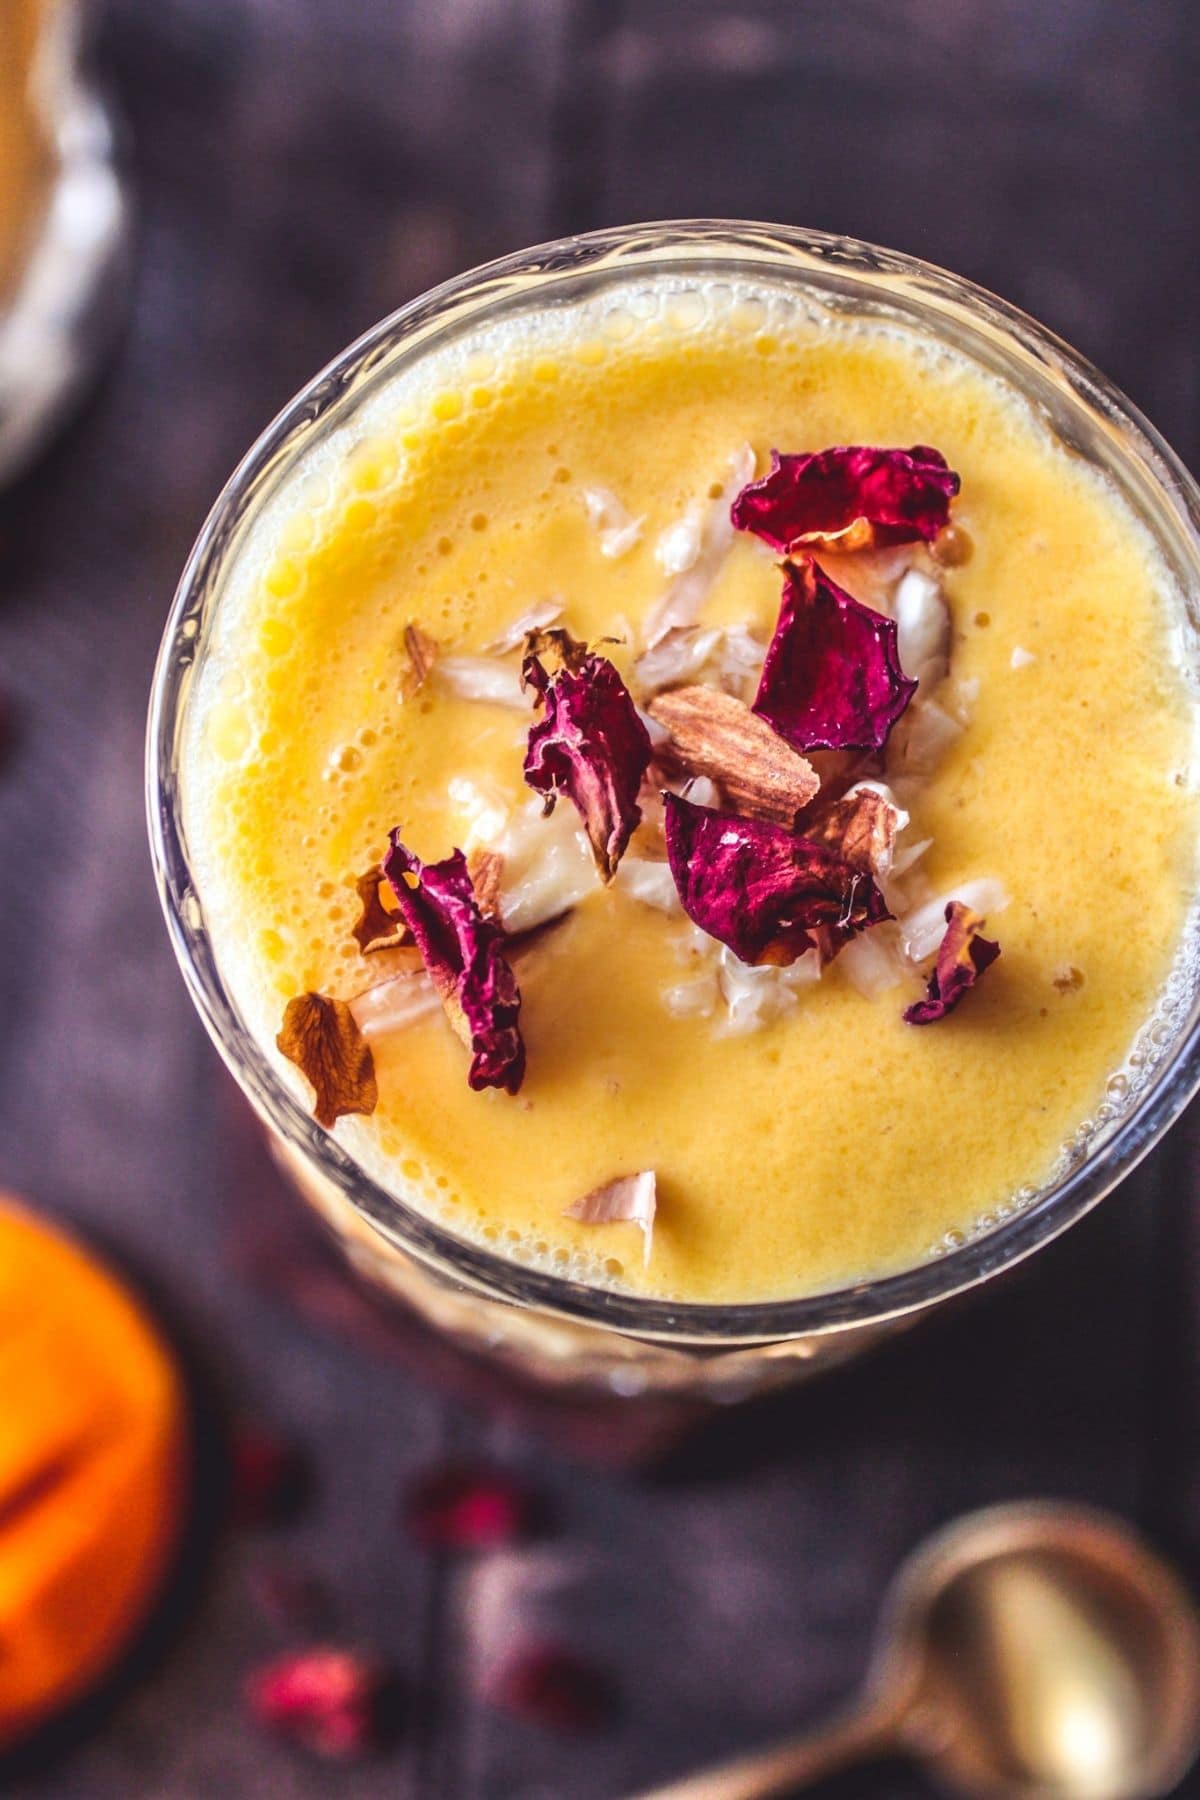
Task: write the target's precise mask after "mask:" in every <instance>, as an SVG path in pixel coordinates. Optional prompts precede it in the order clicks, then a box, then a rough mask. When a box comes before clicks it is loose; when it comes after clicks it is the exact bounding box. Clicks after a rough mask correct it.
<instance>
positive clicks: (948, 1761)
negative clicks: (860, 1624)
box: [642, 1501, 1200, 1800]
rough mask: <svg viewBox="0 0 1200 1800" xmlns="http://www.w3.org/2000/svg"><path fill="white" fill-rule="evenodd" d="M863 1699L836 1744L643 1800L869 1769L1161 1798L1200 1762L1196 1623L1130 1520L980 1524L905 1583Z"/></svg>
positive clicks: (758, 1791) (788, 1750)
mask: <svg viewBox="0 0 1200 1800" xmlns="http://www.w3.org/2000/svg"><path fill="white" fill-rule="evenodd" d="M876 1643H877V1647H876V1651H875V1655H874V1658H873V1661H872V1666H871V1671H870V1675H869V1677H868V1681H867V1685H866V1689H865V1692H864V1694H863V1696H862V1698H861V1700H860V1702H859V1704H858V1705H857V1706H856V1707H855V1708H853V1709H852V1710H851V1711H849V1712H847V1713H846V1714H844V1715H843V1716H842V1717H841V1718H840V1719H836V1720H834V1721H833V1722H832V1723H831V1724H829V1725H828V1726H826V1727H825V1728H824V1729H819V1730H818V1731H816V1732H815V1733H808V1734H806V1735H805V1736H804V1737H803V1738H800V1739H796V1740H793V1741H791V1742H789V1743H784V1744H778V1745H776V1746H774V1747H773V1748H771V1749H768V1750H765V1751H760V1752H758V1753H756V1754H755V1755H752V1756H748V1757H743V1758H741V1759H740V1760H738V1761H737V1762H735V1763H729V1764H727V1765H726V1766H725V1767H724V1768H721V1769H714V1770H709V1771H707V1772H705V1773H703V1774H699V1775H693V1776H689V1777H688V1778H686V1779H685V1780H683V1781H680V1782H676V1783H674V1784H672V1785H669V1786H667V1787H664V1788H657V1789H655V1790H654V1792H653V1793H652V1794H646V1795H643V1796H642V1800H768V1797H769V1796H771V1795H777V1796H778V1795H783V1794H790V1793H794V1792H795V1791H796V1790H797V1789H798V1788H799V1787H802V1786H805V1785H807V1784H808V1783H809V1782H811V1781H813V1780H816V1779H818V1778H819V1777H820V1776H822V1775H826V1774H830V1773H832V1772H833V1771H834V1770H835V1769H840V1768H843V1767H845V1766H846V1765H847V1764H849V1763H852V1762H855V1761H858V1760H860V1759H862V1758H864V1757H871V1756H883V1755H888V1754H895V1753H897V1752H900V1753H903V1754H907V1755H909V1756H911V1757H913V1758H914V1759H916V1760H917V1761H919V1762H921V1763H923V1764H924V1765H925V1766H926V1767H927V1768H928V1769H929V1771H930V1773H931V1774H932V1775H933V1776H934V1777H935V1778H936V1779H937V1781H938V1782H939V1784H940V1786H941V1787H942V1788H943V1789H945V1790H946V1791H947V1792H948V1793H951V1794H960V1795H965V1796H972V1797H978V1800H997V1797H998V1796H1004V1800H1155V1797H1156V1796H1159V1795H1164V1794H1168V1793H1170V1791H1171V1790H1172V1789H1173V1788H1174V1787H1176V1786H1177V1785H1178V1783H1179V1782H1180V1781H1181V1780H1182V1779H1183V1777H1184V1775H1185V1774H1186V1773H1187V1770H1188V1769H1189V1768H1190V1767H1191V1764H1192V1763H1193V1761H1194V1760H1195V1758H1196V1754H1197V1751H1198V1750H1200V1619H1198V1617H1197V1613H1196V1609H1195V1607H1194V1606H1193V1604H1192V1601H1191V1598H1190V1596H1189V1595H1188V1594H1187V1592H1186V1591H1185V1590H1184V1588H1183V1587H1182V1585H1181V1584H1180V1582H1179V1580H1178V1579H1177V1577H1176V1576H1175V1575H1174V1574H1173V1573H1172V1572H1171V1570H1170V1569H1168V1568H1167V1567H1166V1565H1165V1564H1164V1563H1162V1562H1161V1561H1160V1560H1159V1558H1158V1557H1157V1556H1156V1555H1155V1554H1154V1553H1153V1551H1151V1550H1150V1549H1148V1548H1147V1546H1146V1545H1145V1544H1144V1543H1143V1542H1142V1540H1141V1538H1140V1537H1139V1536H1138V1535H1137V1533H1136V1532H1134V1531H1133V1530H1132V1529H1131V1527H1129V1526H1128V1525H1126V1524H1124V1523H1123V1522H1122V1521H1121V1520H1119V1519H1115V1518H1110V1517H1108V1516H1106V1515H1105V1514H1103V1513H1098V1512H1092V1511H1090V1510H1087V1509H1085V1508H1082V1507H1073V1506H1062V1505H1056V1504H1053V1503H1050V1502H1041V1501H1036V1502H1035V1501H1030V1502H1024V1503H1021V1504H1017V1505H1011V1506H997V1507H991V1508H989V1509H987V1510H986V1511H984V1512H978V1513H971V1514H969V1515H968V1516H967V1517H966V1518H964V1519H960V1520H958V1521H957V1522H956V1523H955V1524H953V1525H949V1526H947V1527H946V1528H945V1529H944V1530H942V1531H940V1532H938V1533H937V1534H936V1535H935V1536H934V1537H932V1538H930V1539H928V1540H927V1542H926V1543H924V1544H923V1545H921V1546H920V1548H919V1549H918V1550H916V1551H915V1552H914V1554H913V1555H912V1556H911V1557H910V1558H909V1560H908V1561H907V1562H906V1563H905V1565H904V1567H903V1568H902V1569H901V1571H900V1573H899V1575H898V1576H897V1577H896V1579H895V1581H894V1582H893V1584H892V1586H891V1588H890V1590H889V1593H888V1598H887V1600H886V1602H885V1605H884V1611H883V1616H882V1618H881V1621H880V1628H879V1632H878V1636H877V1640H876Z"/></svg>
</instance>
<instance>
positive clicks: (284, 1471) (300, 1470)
mask: <svg viewBox="0 0 1200 1800" xmlns="http://www.w3.org/2000/svg"><path fill="white" fill-rule="evenodd" d="M229 1486H230V1510H231V1512H232V1515H233V1519H234V1522H235V1524H238V1525H244V1526H250V1527H253V1526H260V1525H279V1524H282V1523H284V1522H285V1521H286V1520H288V1519H290V1518H292V1517H294V1515H295V1514H296V1512H297V1511H298V1510H299V1509H300V1507H301V1506H302V1504H303V1502H304V1500H305V1498H306V1497H307V1494H308V1490H309V1487H310V1470H309V1466H308V1462H307V1459H306V1458H305V1457H304V1455H303V1453H302V1452H301V1450H300V1449H299V1447H298V1446H297V1445H296V1444H293V1443H291V1442H289V1440H288V1439H287V1438H284V1437H281V1436H279V1435H278V1434H277V1433H276V1432H274V1431H271V1430H270V1429H268V1428H267V1427H266V1426H263V1425H256V1424H253V1425H241V1426H239V1427H238V1428H237V1429H236V1430H235V1431H234V1432H233V1435H232V1438H231V1441H230V1445H229Z"/></svg>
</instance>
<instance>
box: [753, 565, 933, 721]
mask: <svg viewBox="0 0 1200 1800" xmlns="http://www.w3.org/2000/svg"><path fill="white" fill-rule="evenodd" d="M916 689H917V684H916V682H915V681H909V679H908V678H907V676H906V675H905V673H904V670H903V669H902V668H901V667H900V656H899V652H898V650H897V648H896V624H895V620H893V619H885V618H884V616H883V614H882V613H877V612H872V610H871V608H870V607H869V606H863V604H862V603H861V601H858V600H855V599H854V597H853V595H851V594H848V593H847V592H846V591H845V589H844V588H840V587H838V585H837V583H836V582H834V581H831V580H830V579H829V577H828V575H826V574H825V572H824V570H823V569H821V568H819V567H818V566H817V564H816V563H815V562H813V561H812V560H811V559H810V558H807V557H806V558H804V559H803V561H801V562H798V563H791V562H789V563H785V565H784V588H783V605H782V606H781V607H780V609H779V622H778V624H777V625H776V627H775V635H774V637H773V638H772V639H771V643H770V646H769V648H768V650H767V655H766V660H765V661H764V663H763V672H762V678H761V680H760V681H759V684H758V693H757V694H756V695H755V698H754V708H753V710H754V711H755V712H756V713H760V714H761V715H762V717H763V718H764V719H766V721H767V723H768V724H769V725H773V726H774V727H775V730H776V731H777V732H778V733H779V735H780V737H785V738H786V739H787V740H788V742H789V743H790V744H794V745H795V746H796V748H797V749H798V750H881V749H882V748H883V746H884V745H885V744H886V743H887V740H888V733H889V732H890V731H891V729H892V726H893V725H894V724H895V723H896V720H897V719H898V718H899V717H900V715H901V713H902V712H903V711H904V709H905V707H906V706H907V705H908V703H909V701H910V700H911V699H912V697H913V695H914V693H915V692H916Z"/></svg>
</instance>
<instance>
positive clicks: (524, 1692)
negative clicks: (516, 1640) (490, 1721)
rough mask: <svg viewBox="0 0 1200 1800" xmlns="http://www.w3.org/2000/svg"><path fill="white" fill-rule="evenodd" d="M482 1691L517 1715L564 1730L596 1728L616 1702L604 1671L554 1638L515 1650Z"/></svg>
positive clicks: (537, 1723)
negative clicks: (550, 1641)
mask: <svg viewBox="0 0 1200 1800" xmlns="http://www.w3.org/2000/svg"><path fill="white" fill-rule="evenodd" d="M486 1697H487V1699H488V1700H490V1701H491V1703H492V1705H493V1706H496V1707H499V1708H500V1709H501V1710H502V1711H503V1712H507V1713H511V1714H512V1715H513V1716H514V1717H515V1718H518V1719H525V1720H527V1721H528V1722H529V1723H530V1724H532V1725H544V1726H549V1727H550V1729H551V1730H554V1731H562V1732H582V1731H594V1730H595V1729H596V1728H597V1727H598V1726H600V1725H603V1724H604V1723H605V1722H606V1720H608V1719H609V1718H610V1717H611V1716H612V1714H613V1712H614V1711H615V1704H616V1694H615V1691H614V1688H613V1684H612V1682H611V1681H610V1680H609V1678H608V1676H607V1675H606V1674H605V1673H604V1671H603V1670H601V1669H599V1668H597V1666H596V1665H595V1664H594V1663H591V1662H589V1661H588V1660H587V1659H586V1658H584V1657H582V1656H579V1655H577V1654H576V1652H575V1651H574V1650H571V1649H569V1648H568V1647H567V1646H566V1645H564V1644H555V1643H547V1644H530V1645H527V1646H526V1647H525V1648H524V1649H521V1650H518V1651H516V1652H515V1653H514V1654H513V1655H512V1656H511V1657H510V1658H509V1659H508V1661H507V1662H505V1663H503V1664H502V1665H501V1667H500V1668H499V1670H498V1671H497V1672H496V1674H495V1675H494V1676H493V1677H492V1679H491V1681H490V1682H489V1683H488V1686H487V1690H486Z"/></svg>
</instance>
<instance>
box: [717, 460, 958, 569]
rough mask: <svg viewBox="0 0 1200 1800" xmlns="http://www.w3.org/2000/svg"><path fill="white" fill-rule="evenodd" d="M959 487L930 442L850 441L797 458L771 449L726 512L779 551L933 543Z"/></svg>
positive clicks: (741, 528) (952, 472)
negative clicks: (881, 446)
mask: <svg viewBox="0 0 1200 1800" xmlns="http://www.w3.org/2000/svg"><path fill="white" fill-rule="evenodd" d="M958 489H959V479H958V476H957V475H956V474H955V473H954V471H953V469H950V468H948V467H947V465H946V459H945V457H944V456H942V455H941V453H940V452H939V451H937V450H931V449H930V447H929V446H928V444H914V445H913V447H912V449H911V450H877V449H872V448H869V447H867V446H865V445H861V444H849V445H845V446H842V447H840V448H837V449H832V450H817V451H814V452H812V453H811V454H807V455H802V456H781V455H780V454H779V452H778V450H773V451H772V452H771V469H770V472H769V474H767V475H764V476H763V478H762V480H761V481H752V482H750V483H749V485H748V486H747V487H744V488H743V489H742V491H741V493H740V494H739V495H738V496H737V499H736V500H735V501H734V503H733V507H732V510H731V513H730V517H731V518H732V520H733V523H734V525H735V526H736V527H737V529H738V530H739V531H752V532H754V534H755V536H756V537H760V538H763V539H765V541H766V542H767V543H768V544H771V545H772V546H773V547H774V548H775V549H776V550H783V551H789V550H797V549H804V548H806V547H807V548H817V549H825V550H863V549H866V548H868V547H869V548H873V549H874V548H879V547H882V546H883V545H885V544H905V543H910V542H911V541H912V540H913V539H915V538H923V539H924V540H925V542H926V543H932V541H933V539H934V538H935V537H937V535H938V533H939V531H941V530H942V529H943V527H944V526H945V524H946V522H947V520H948V519H949V516H950V502H951V500H952V499H953V498H954V496H955V494H957V492H958Z"/></svg>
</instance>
